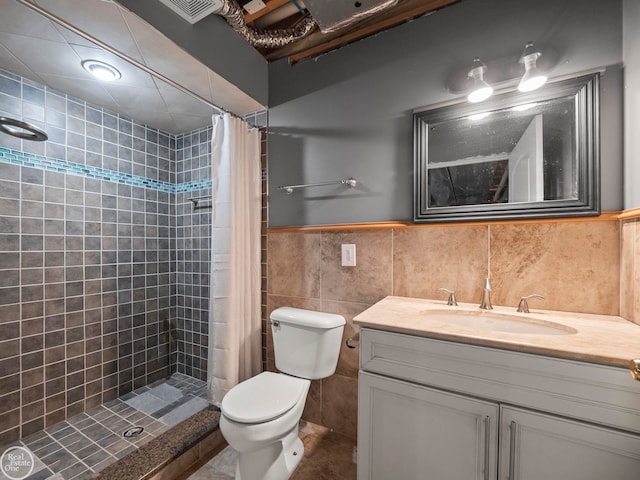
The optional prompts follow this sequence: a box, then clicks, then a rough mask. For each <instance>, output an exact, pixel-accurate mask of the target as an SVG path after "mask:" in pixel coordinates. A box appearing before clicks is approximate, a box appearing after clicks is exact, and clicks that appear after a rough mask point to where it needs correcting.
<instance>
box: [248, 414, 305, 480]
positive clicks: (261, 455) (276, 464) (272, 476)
mask: <svg viewBox="0 0 640 480" xmlns="http://www.w3.org/2000/svg"><path fill="white" fill-rule="evenodd" d="M303 455H304V445H303V444H302V440H300V438H299V437H298V426H297V425H296V427H295V428H294V429H293V430H292V431H291V432H289V433H288V434H287V436H286V437H284V438H283V439H282V440H280V441H278V442H275V443H273V444H271V445H267V446H266V447H264V448H261V449H260V450H256V451H254V452H245V453H240V454H239V455H238V466H237V467H236V480H288V479H289V477H291V474H292V473H293V471H294V470H295V469H296V468H297V466H298V464H299V463H300V460H302V456H303Z"/></svg>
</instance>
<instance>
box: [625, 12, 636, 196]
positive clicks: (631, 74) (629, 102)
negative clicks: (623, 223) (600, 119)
mask: <svg viewBox="0 0 640 480" xmlns="http://www.w3.org/2000/svg"><path fill="white" fill-rule="evenodd" d="M623 18H624V26H623V31H624V35H623V47H622V49H623V57H624V66H625V78H624V80H625V85H624V87H625V88H624V105H625V110H624V125H625V126H624V131H625V137H624V138H625V140H624V158H625V163H624V172H625V178H624V180H625V181H624V208H638V207H640V183H639V181H640V135H638V132H640V55H638V51H640V29H638V25H639V24H640V2H638V0H624V16H623Z"/></svg>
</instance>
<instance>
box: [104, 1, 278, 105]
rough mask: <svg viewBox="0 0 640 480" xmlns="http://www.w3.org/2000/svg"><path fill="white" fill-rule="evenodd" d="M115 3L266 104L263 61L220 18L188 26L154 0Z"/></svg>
mask: <svg viewBox="0 0 640 480" xmlns="http://www.w3.org/2000/svg"><path fill="white" fill-rule="evenodd" d="M117 1H118V3H120V4H122V5H123V6H125V7H126V8H128V9H129V10H131V11H132V12H133V13H135V14H136V15H138V16H139V17H140V18H142V19H144V20H145V21H146V22H147V23H149V24H150V25H152V26H154V27H155V28H157V29H158V30H160V31H161V32H162V33H164V34H165V35H166V36H167V37H169V38H170V39H171V40H173V41H174V42H175V43H176V44H177V45H178V46H180V47H182V48H183V49H184V50H186V51H187V52H189V53H190V54H191V55H193V56H194V57H195V58H197V59H198V60H200V61H201V62H202V63H203V64H205V65H207V66H208V67H209V68H211V69H212V70H213V71H214V72H216V73H217V74H218V75H221V76H222V77H224V78H225V79H227V80H228V81H229V82H231V83H233V84H234V85H236V86H237V87H238V88H239V89H241V90H242V91H243V92H245V93H246V94H247V95H249V96H250V97H252V98H253V99H255V100H257V101H258V102H260V103H261V104H262V105H266V104H267V84H268V82H267V73H268V71H267V61H266V60H265V59H264V57H263V56H262V55H260V53H258V51H257V50H256V49H255V48H253V47H252V46H250V45H249V44H248V43H247V42H246V41H245V40H244V39H243V38H242V37H241V36H240V35H238V34H237V33H236V32H234V31H233V29H232V28H231V27H230V26H229V25H228V24H227V22H226V20H224V19H223V18H222V17H220V16H218V15H209V16H208V17H205V18H203V19H202V20H200V21H199V22H196V23H195V24H193V25H191V24H190V23H189V22H187V21H186V20H184V19H182V17H180V16H179V15H178V14H176V13H174V12H173V11H172V10H171V9H170V8H168V7H166V6H164V5H163V4H162V3H160V2H158V1H155V0H145V1H140V0H117Z"/></svg>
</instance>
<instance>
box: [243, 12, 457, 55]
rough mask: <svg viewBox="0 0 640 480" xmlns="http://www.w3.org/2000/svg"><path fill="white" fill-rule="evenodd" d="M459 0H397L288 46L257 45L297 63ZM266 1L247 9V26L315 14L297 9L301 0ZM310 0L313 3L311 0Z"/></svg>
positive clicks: (287, 23)
mask: <svg viewBox="0 0 640 480" xmlns="http://www.w3.org/2000/svg"><path fill="white" fill-rule="evenodd" d="M313 1H315V3H319V4H323V3H324V4H329V3H331V2H330V1H329V0H313ZM332 1H333V2H334V3H342V2H344V0H332ZM458 1H460V0H398V1H397V3H396V4H395V5H392V6H390V7H388V8H385V9H383V10H381V11H379V12H377V13H374V14H372V15H370V16H364V17H362V18H361V19H360V20H358V21H354V22H352V23H349V24H347V25H345V26H344V27H342V28H340V29H338V30H336V31H333V32H329V33H323V32H322V31H321V30H320V29H319V28H316V29H314V30H313V31H312V32H311V33H310V34H309V35H307V36H306V37H304V38H301V39H299V40H297V41H295V42H292V43H291V44H289V45H287V46H284V47H281V48H274V49H264V48H258V50H259V51H260V52H261V53H262V54H263V56H264V57H265V58H266V59H267V60H269V61H272V60H277V59H281V58H285V57H286V58H288V59H289V62H290V63H296V62H299V61H302V60H306V59H310V58H313V57H316V56H318V55H321V54H323V53H326V52H329V51H331V50H335V49H336V48H340V47H343V46H344V45H347V44H349V43H352V42H355V41H357V40H360V39H362V38H365V37H368V36H369V35H373V34H375V33H378V32H380V31H383V30H386V29H388V28H392V27H395V26H397V25H400V24H402V23H405V22H407V21H410V20H412V19H414V18H417V17H420V16H422V15H425V14H428V13H432V12H434V11H436V10H438V9H440V8H442V7H445V6H447V5H451V4H453V3H457V2H458ZM263 3H264V5H265V7H264V8H263V9H261V10H259V11H258V12H256V13H253V14H249V13H246V14H245V17H244V18H245V21H246V22H247V25H248V26H250V27H252V28H254V29H256V30H259V31H268V30H272V29H288V28H292V27H294V26H295V25H296V24H298V23H299V22H300V21H301V20H302V19H303V18H304V17H305V16H306V15H309V12H311V15H312V16H313V12H312V10H313V9H312V8H311V7H310V6H309V8H308V9H303V11H302V12H301V11H300V10H299V9H298V7H297V6H296V3H297V5H298V6H301V7H302V6H304V3H303V1H302V0H297V1H293V0H263ZM308 3H309V5H312V1H311V0H310V1H309V2H308ZM345 3H346V2H345ZM361 3H363V2H359V1H355V2H354V4H361ZM364 3H366V2H364ZM374 3H375V2H374ZM378 3H380V2H378ZM330 8H332V7H325V10H328V9H330ZM318 23H320V22H318Z"/></svg>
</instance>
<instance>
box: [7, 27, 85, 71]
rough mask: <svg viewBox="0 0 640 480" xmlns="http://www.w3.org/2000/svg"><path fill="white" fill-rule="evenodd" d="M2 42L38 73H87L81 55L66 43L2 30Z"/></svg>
mask: <svg viewBox="0 0 640 480" xmlns="http://www.w3.org/2000/svg"><path fill="white" fill-rule="evenodd" d="M0 43H2V45H4V46H5V47H6V48H7V49H8V50H10V51H11V53H13V55H14V56H16V57H17V58H18V59H19V60H20V61H21V62H22V63H23V64H25V65H26V66H27V67H28V68H29V69H31V70H32V71H34V72H35V73H37V74H53V75H65V76H79V77H82V76H83V75H85V74H87V72H85V71H84V70H83V68H82V66H81V65H80V57H78V55H77V54H76V53H75V52H74V51H73V49H72V48H71V47H70V46H69V45H68V44H66V43H58V42H51V41H49V40H42V39H39V38H34V37H25V36H23V35H16V34H12V33H2V32H0ZM87 75H88V74H87Z"/></svg>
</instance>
